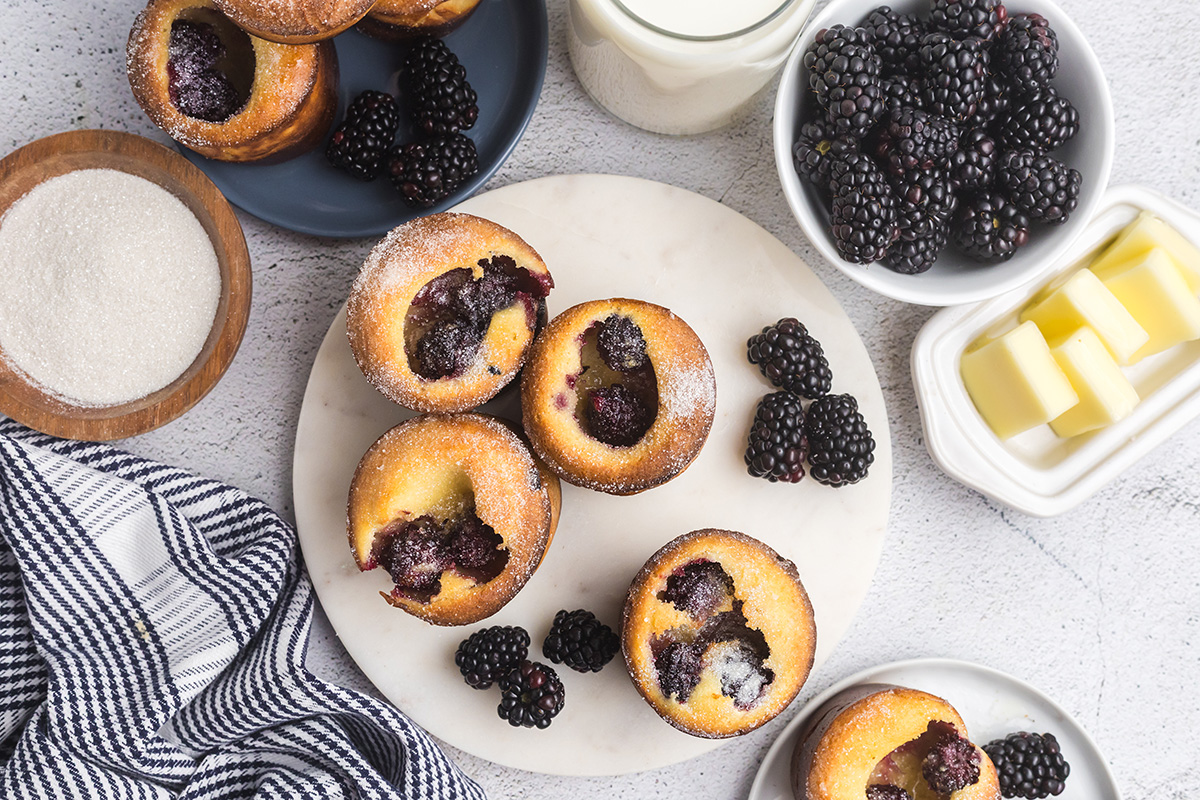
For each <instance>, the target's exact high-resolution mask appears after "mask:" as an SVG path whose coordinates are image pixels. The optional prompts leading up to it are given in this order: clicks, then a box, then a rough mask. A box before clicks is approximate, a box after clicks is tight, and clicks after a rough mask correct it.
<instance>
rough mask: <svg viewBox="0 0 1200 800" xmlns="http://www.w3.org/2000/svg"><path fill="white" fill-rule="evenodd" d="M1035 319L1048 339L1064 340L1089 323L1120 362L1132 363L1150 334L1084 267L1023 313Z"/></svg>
mask: <svg viewBox="0 0 1200 800" xmlns="http://www.w3.org/2000/svg"><path fill="white" fill-rule="evenodd" d="M1025 320H1033V322H1035V323H1036V324H1037V326H1038V328H1039V329H1041V331H1042V336H1045V337H1046V339H1047V340H1052V339H1060V338H1062V337H1063V336H1067V335H1068V334H1071V333H1073V332H1075V331H1076V330H1078V329H1079V328H1081V327H1083V326H1085V325H1086V326H1088V327H1089V328H1091V329H1092V330H1093V331H1095V333H1096V335H1097V336H1099V337H1100V341H1101V342H1103V343H1104V346H1105V347H1107V348H1108V351H1109V352H1110V353H1112V357H1113V358H1115V359H1116V360H1117V362H1118V363H1120V364H1128V363H1129V359H1130V358H1132V357H1133V354H1134V353H1136V352H1137V351H1138V350H1139V349H1140V348H1141V347H1142V346H1143V345H1145V344H1146V342H1147V341H1148V340H1149V339H1150V334H1148V333H1146V329H1145V328H1143V327H1142V326H1141V325H1139V324H1138V323H1137V320H1135V319H1134V318H1133V316H1132V315H1131V314H1130V313H1129V312H1128V311H1127V310H1126V309H1125V306H1123V305H1121V301H1119V300H1117V298H1116V297H1115V296H1113V293H1112V292H1110V291H1109V290H1108V288H1107V287H1106V286H1105V285H1104V284H1103V283H1101V282H1100V279H1099V278H1097V277H1096V275H1095V273H1094V272H1092V271H1091V270H1089V269H1081V270H1079V271H1077V272H1076V273H1075V274H1073V275H1072V276H1071V277H1070V278H1068V279H1067V281H1066V282H1065V283H1064V284H1062V285H1061V286H1059V287H1058V288H1056V289H1054V290H1053V291H1052V292H1050V294H1049V295H1047V296H1046V297H1045V299H1043V300H1041V301H1040V302H1037V303H1035V304H1034V305H1032V306H1030V307H1029V308H1027V309H1025V311H1024V312H1023V313H1022V314H1021V321H1022V322H1024V321H1025Z"/></svg>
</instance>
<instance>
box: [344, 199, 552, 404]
mask: <svg viewBox="0 0 1200 800" xmlns="http://www.w3.org/2000/svg"><path fill="white" fill-rule="evenodd" d="M553 286H554V279H553V278H551V277H550V272H549V270H547V269H546V265H545V263H544V262H543V261H542V259H541V256H539V255H538V254H537V252H536V251H535V250H534V249H533V248H532V247H530V246H529V245H528V244H526V243H525V241H524V240H523V239H522V238H521V237H520V236H517V234H515V233H513V232H512V231H510V230H508V229H507V228H505V227H503V226H501V225H497V224H496V223H494V222H491V221H490V220H486V219H482V218H480V217H475V216H471V215H470V214H454V213H442V214H433V215H431V216H428V217H422V218H420V219H415V220H413V221H411V222H408V223H405V224H404V225H401V226H400V227H398V228H395V229H394V230H393V231H392V232H391V233H389V234H388V235H387V236H386V237H385V238H384V239H383V241H381V242H380V243H379V244H377V245H376V246H375V248H374V249H373V250H372V251H371V253H370V255H369V256H367V260H366V263H364V264H363V266H362V269H361V270H360V271H359V274H358V277H357V278H356V279H355V281H354V286H353V288H352V289H351V291H350V299H349V301H348V302H347V304H346V331H347V334H348V336H349V337H350V349H351V350H352V351H353V353H354V360H355V361H356V362H357V363H358V367H359V369H361V370H362V373H363V375H364V376H366V378H367V380H368V381H370V382H371V384H372V385H374V386H375V388H376V389H378V390H379V391H380V392H381V393H383V394H384V395H385V396H386V397H388V398H390V399H391V400H393V401H394V402H397V403H399V404H400V405H402V406H406V407H407V408H411V409H413V410H414V411H426V412H435V411H437V412H448V411H465V410H467V409H470V408H474V407H475V406H477V405H479V404H480V403H484V402H486V401H488V400H490V399H491V398H493V397H495V396H496V393H497V392H499V391H500V390H501V389H502V388H503V387H504V385H505V384H507V383H508V382H509V381H511V380H512V379H513V377H514V376H515V375H516V374H517V372H518V370H520V369H521V366H522V365H523V364H524V363H525V357H526V354H527V353H528V352H529V347H530V344H531V343H532V342H533V338H534V334H535V332H536V331H537V330H538V328H539V327H540V322H541V320H544V319H545V313H546V312H545V299H546V295H548V294H549V293H550V289H551V288H552V287H553Z"/></svg>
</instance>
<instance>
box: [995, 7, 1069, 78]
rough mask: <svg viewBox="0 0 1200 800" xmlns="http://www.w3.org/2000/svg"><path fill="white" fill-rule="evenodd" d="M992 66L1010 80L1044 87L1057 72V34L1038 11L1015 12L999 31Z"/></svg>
mask: <svg viewBox="0 0 1200 800" xmlns="http://www.w3.org/2000/svg"><path fill="white" fill-rule="evenodd" d="M994 52H995V67H996V69H997V70H998V71H999V72H1002V73H1003V74H1004V75H1006V76H1007V77H1008V81H1009V83H1012V84H1014V85H1016V86H1022V87H1037V88H1039V89H1044V88H1046V87H1048V86H1049V85H1050V81H1051V80H1052V79H1053V78H1054V76H1055V74H1056V73H1057V72H1058V35H1057V34H1055V33H1054V29H1053V28H1051V27H1050V23H1049V22H1048V21H1047V20H1046V18H1045V17H1043V16H1042V15H1041V14H1017V15H1016V16H1014V17H1013V18H1012V19H1010V20H1009V22H1008V27H1007V28H1005V29H1004V32H1003V33H1002V34H1000V39H999V41H997V42H996V47H995V50H994Z"/></svg>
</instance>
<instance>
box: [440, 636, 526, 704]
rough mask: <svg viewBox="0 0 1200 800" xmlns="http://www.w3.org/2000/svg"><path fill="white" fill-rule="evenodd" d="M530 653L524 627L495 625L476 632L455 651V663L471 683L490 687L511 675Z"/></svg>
mask: <svg viewBox="0 0 1200 800" xmlns="http://www.w3.org/2000/svg"><path fill="white" fill-rule="evenodd" d="M527 655H529V634H528V633H527V632H526V631H525V629H524V628H519V627H516V626H512V625H504V626H501V625H494V626H492V627H490V628H484V629H483V630H479V631H475V633H472V634H471V635H470V636H468V637H467V638H466V639H464V640H463V641H462V643H461V644H459V646H458V650H457V651H456V652H455V653H454V664H455V665H456V666H457V667H458V669H459V671H460V672H461V673H462V676H463V680H465V681H466V682H467V685H468V686H471V687H473V688H476V689H488V688H490V687H491V685H492V684H493V683H495V682H496V681H497V680H499V679H500V678H502V677H504V676H505V675H508V673H510V672H512V671H513V670H514V669H516V668H517V667H519V666H521V662H522V661H524V660H525V657H526V656H527Z"/></svg>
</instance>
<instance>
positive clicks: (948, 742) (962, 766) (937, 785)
mask: <svg viewBox="0 0 1200 800" xmlns="http://www.w3.org/2000/svg"><path fill="white" fill-rule="evenodd" d="M935 724H941V725H945V723H933V722H931V723H929V727H930V729H931V730H932V729H933V726H934V725H935ZM979 761H980V756H979V750H978V749H977V748H976V747H975V745H973V744H971V743H970V742H969V741H967V740H966V739H964V738H963V737H962V736H959V735H958V733H957V732H955V731H954V730H948V731H945V732H944V733H942V734H941V735H940V736H938V738H937V739H936V740H935V741H934V743H933V746H932V747H930V748H929V752H927V753H926V754H925V757H924V758H923V759H921V775H922V777H924V778H925V782H926V783H927V784H929V788H931V789H933V790H934V791H935V792H937V793H938V794H939V795H943V796H948V795H951V794H953V793H954V792H957V791H959V790H961V789H965V788H967V787H968V786H972V785H974V784H976V783H979Z"/></svg>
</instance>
